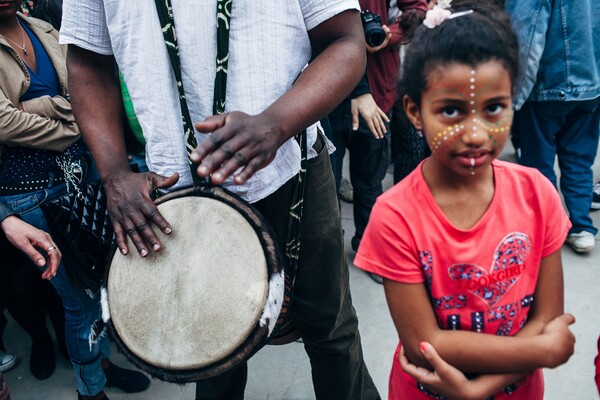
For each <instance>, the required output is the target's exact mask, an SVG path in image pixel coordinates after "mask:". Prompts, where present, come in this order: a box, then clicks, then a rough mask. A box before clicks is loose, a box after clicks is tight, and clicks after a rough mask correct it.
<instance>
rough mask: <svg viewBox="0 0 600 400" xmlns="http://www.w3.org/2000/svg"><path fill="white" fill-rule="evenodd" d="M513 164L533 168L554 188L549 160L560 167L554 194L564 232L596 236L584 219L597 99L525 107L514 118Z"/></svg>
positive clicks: (599, 110) (598, 119) (599, 114)
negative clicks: (566, 223) (564, 218)
mask: <svg viewBox="0 0 600 400" xmlns="http://www.w3.org/2000/svg"><path fill="white" fill-rule="evenodd" d="M515 123H517V124H518V126H517V127H515V129H516V130H517V132H519V143H520V147H521V156H520V159H519V162H520V163H521V164H523V165H526V166H528V167H533V168H537V169H538V170H539V171H540V172H541V173H542V174H544V175H545V176H546V177H547V178H548V179H550V181H551V182H552V183H553V184H554V186H557V177H556V174H555V172H554V161H555V159H558V166H559V168H560V191H561V193H562V195H563V198H564V200H565V206H566V207H567V210H568V212H569V219H570V220H571V223H572V224H573V227H572V228H571V231H570V232H569V233H577V232H581V231H587V232H590V233H592V234H594V235H595V234H596V233H597V232H598V229H596V227H594V224H593V221H592V218H591V217H590V214H589V212H590V205H591V204H592V188H593V185H594V174H593V171H592V165H593V164H594V160H595V158H596V153H597V151H598V139H599V136H600V128H599V125H600V98H597V99H594V100H587V101H567V102H562V101H540V102H526V103H525V105H524V106H523V108H522V109H521V110H520V111H518V116H517V118H516V119H515Z"/></svg>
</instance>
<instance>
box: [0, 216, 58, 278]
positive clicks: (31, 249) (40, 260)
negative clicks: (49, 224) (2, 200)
mask: <svg viewBox="0 0 600 400" xmlns="http://www.w3.org/2000/svg"><path fill="white" fill-rule="evenodd" d="M0 227H1V228H2V230H3V231H4V234H5V235H6V238H7V239H8V241H9V242H11V243H12V244H13V246H15V247H16V248H17V249H19V250H21V251H22V252H23V253H25V254H27V256H28V257H29V258H30V259H31V260H32V261H33V262H34V263H35V265H37V266H38V267H43V266H46V268H45V270H44V272H43V273H42V278H43V279H48V280H50V279H52V278H54V276H55V275H56V271H57V270H58V266H59V264H60V260H61V258H62V254H61V252H60V250H59V249H58V247H57V246H56V244H55V243H54V241H53V240H52V237H50V235H49V234H48V233H46V232H44V231H42V230H40V229H38V228H36V227H34V226H32V225H29V224H28V223H27V222H24V221H21V220H20V219H19V218H18V217H16V216H14V215H11V216H8V217H7V218H6V219H4V220H3V221H2V222H0ZM40 251H42V252H44V253H45V254H46V258H47V260H46V258H45V257H44V256H43V255H42V254H41V253H40Z"/></svg>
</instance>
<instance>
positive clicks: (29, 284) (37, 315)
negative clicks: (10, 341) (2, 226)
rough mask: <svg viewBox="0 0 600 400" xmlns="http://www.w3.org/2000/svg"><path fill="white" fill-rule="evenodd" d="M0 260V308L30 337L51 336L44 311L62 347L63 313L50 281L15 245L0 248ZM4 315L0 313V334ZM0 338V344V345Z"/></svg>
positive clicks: (63, 338)
mask: <svg viewBox="0 0 600 400" xmlns="http://www.w3.org/2000/svg"><path fill="white" fill-rule="evenodd" d="M0 251H1V252H2V257H3V261H2V262H1V263H2V267H1V268H0V282H1V283H0V297H1V299H0V310H2V311H3V310H4V307H7V308H8V311H9V312H10V314H11V316H12V317H13V318H14V320H15V321H16V322H17V323H18V324H19V325H20V326H21V328H23V330H25V332H27V333H28V334H29V336H30V337H31V339H32V340H33V341H42V342H47V341H49V340H51V338H50V332H49V331H48V328H47V326H46V315H48V316H49V317H50V321H51V322H52V325H53V327H54V331H55V333H56V337H57V340H58V344H59V346H60V347H61V350H62V351H63V352H64V353H65V354H66V350H65V316H64V308H63V305H62V302H61V300H60V297H59V296H58V294H57V293H56V290H55V289H54V287H53V286H52V284H51V283H50V282H49V281H47V280H43V279H42V278H41V274H42V273H41V272H40V270H39V268H37V267H36V266H34V265H32V264H31V262H30V261H29V259H28V258H27V257H26V256H25V255H24V254H23V253H21V252H20V251H19V250H17V249H16V248H14V247H12V246H10V245H8V244H7V245H6V246H3V247H2V248H1V250H0ZM4 325H6V319H5V318H4V316H3V315H0V336H1V333H2V331H3V330H4ZM3 347H4V346H3V343H2V340H1V338H0V348H3Z"/></svg>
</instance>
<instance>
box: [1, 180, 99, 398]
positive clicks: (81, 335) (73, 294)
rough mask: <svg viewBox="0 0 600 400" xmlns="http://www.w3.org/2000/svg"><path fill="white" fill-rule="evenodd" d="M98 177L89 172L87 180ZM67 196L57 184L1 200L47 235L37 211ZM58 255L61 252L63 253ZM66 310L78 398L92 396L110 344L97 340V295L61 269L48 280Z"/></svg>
mask: <svg viewBox="0 0 600 400" xmlns="http://www.w3.org/2000/svg"><path fill="white" fill-rule="evenodd" d="M95 176H97V171H96V170H95V169H92V170H91V171H90V172H89V173H88V174H87V176H86V180H88V179H92V178H94V177H95ZM64 193H66V185H65V184H64V183H63V184H59V185H56V186H53V187H51V188H48V189H43V190H38V191H35V192H29V193H25V194H18V195H12V196H4V197H3V200H5V201H6V203H7V204H8V205H9V207H11V208H12V209H13V210H14V211H15V212H17V213H19V214H20V216H21V219H23V221H25V222H28V223H29V224H31V225H33V226H35V227H37V228H38V229H41V230H43V231H46V232H50V228H49V226H48V222H47V221H46V218H45V217H44V214H43V213H42V210H41V209H40V207H39V206H40V205H41V204H42V203H44V202H45V201H47V200H50V199H53V198H56V197H57V196H60V195H62V194H64ZM61 251H63V252H64V250H63V249H61ZM51 282H52V285H53V286H54V287H55V288H56V291H57V292H58V295H59V296H60V298H61V299H62V302H63V306H64V308H65V337H66V342H67V349H68V351H69V356H70V358H71V364H72V365H73V370H74V372H75V381H76V383H77V390H78V391H79V393H80V394H81V395H84V396H94V395H96V394H98V393H100V391H102V390H103V389H104V385H105V384H106V377H105V376H104V372H103V370H102V365H101V360H102V359H105V358H108V355H109V351H110V344H109V341H108V338H107V337H106V335H105V334H102V335H99V336H98V337H96V336H95V335H94V332H93V327H94V324H95V323H96V322H97V321H100V320H101V310H100V292H99V291H98V292H97V293H91V291H89V290H87V291H86V290H85V289H82V288H79V287H77V286H75V285H74V284H73V283H72V282H71V279H70V278H69V275H68V274H67V271H66V269H65V268H64V266H63V265H62V262H61V265H60V267H59V268H58V272H57V274H56V276H55V277H54V278H52V280H51Z"/></svg>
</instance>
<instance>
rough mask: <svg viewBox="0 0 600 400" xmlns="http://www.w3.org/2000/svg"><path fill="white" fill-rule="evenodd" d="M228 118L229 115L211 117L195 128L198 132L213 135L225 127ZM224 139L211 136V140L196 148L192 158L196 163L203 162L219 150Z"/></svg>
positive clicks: (197, 124)
mask: <svg viewBox="0 0 600 400" xmlns="http://www.w3.org/2000/svg"><path fill="white" fill-rule="evenodd" d="M226 118H227V114H220V115H213V116H211V117H208V118H206V119H205V120H204V121H202V122H198V123H196V125H194V126H195V128H196V129H197V130H198V132H201V133H211V132H214V131H215V130H217V129H219V128H222V127H223V126H225V122H226ZM224 139H225V138H221V137H220V136H218V135H215V134H212V135H210V139H209V140H205V141H203V142H202V144H201V145H200V146H198V147H196V148H195V149H194V150H193V151H192V154H191V155H190V158H191V159H192V161H194V162H196V163H197V162H200V161H202V160H203V159H204V157H206V156H207V155H209V154H210V153H212V152H213V151H214V150H215V149H217V148H218V147H219V146H220V144H221V142H222V141H223V140H224Z"/></svg>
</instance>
